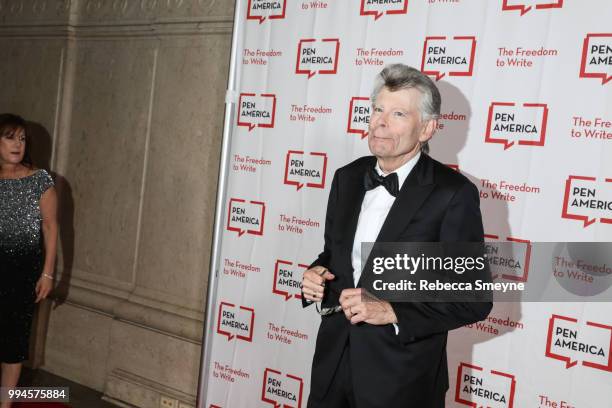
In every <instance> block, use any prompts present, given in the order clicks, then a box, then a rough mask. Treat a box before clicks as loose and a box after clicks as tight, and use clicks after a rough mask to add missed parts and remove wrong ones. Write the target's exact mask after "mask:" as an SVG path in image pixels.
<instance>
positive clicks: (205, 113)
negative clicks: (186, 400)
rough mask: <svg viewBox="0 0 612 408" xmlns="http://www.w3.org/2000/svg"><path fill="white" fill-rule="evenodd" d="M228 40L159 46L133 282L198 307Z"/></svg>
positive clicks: (211, 207)
mask: <svg viewBox="0 0 612 408" xmlns="http://www.w3.org/2000/svg"><path fill="white" fill-rule="evenodd" d="M230 41H231V36H230V34H229V33H228V34H227V35H226V36H221V35H219V36H208V37H205V38H202V39H201V40H191V41H186V40H185V41H182V42H179V43H173V44H166V45H165V46H162V47H160V50H159V64H158V80H157V81H156V89H155V99H154V100H155V103H154V108H153V127H152V132H151V141H150V151H149V159H148V166H147V180H146V188H145V194H144V201H143V202H144V206H143V216H142V238H141V241H140V248H139V251H138V253H139V258H138V267H137V285H138V286H139V287H144V288H147V289H152V290H155V291H159V292H165V293H168V294H170V295H173V296H174V297H175V298H176V302H179V304H181V305H182V306H185V307H188V308H197V309H202V307H203V304H204V300H203V298H204V295H205V293H206V283H207V270H208V261H209V256H210V245H211V237H212V224H213V219H214V210H215V198H216V197H215V190H216V184H217V173H218V165H219V151H220V143H221V139H222V132H223V127H222V123H223V112H224V104H223V100H224V92H225V84H226V83H227V70H228V69H227V64H228V59H229V49H228V48H227V44H229V42H230Z"/></svg>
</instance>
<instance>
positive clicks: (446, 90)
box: [430, 81, 522, 404]
mask: <svg viewBox="0 0 612 408" xmlns="http://www.w3.org/2000/svg"><path fill="white" fill-rule="evenodd" d="M436 85H437V86H438V88H439V90H440V93H441V94H442V114H450V113H455V114H456V115H459V116H460V117H459V118H457V116H455V118H452V117H451V118H448V119H442V120H441V121H440V123H442V124H443V125H444V128H443V129H439V130H438V132H437V134H436V135H435V136H434V138H433V139H432V140H431V142H430V147H431V156H432V157H434V158H436V159H437V160H438V161H440V162H442V163H444V164H446V165H450V166H451V167H455V168H456V169H457V168H458V171H459V172H461V174H463V175H464V176H466V177H467V178H468V179H469V180H470V181H471V182H472V183H474V184H475V185H476V187H478V189H479V191H480V189H481V188H482V178H485V179H486V178H489V175H488V174H478V175H474V174H470V173H467V172H466V171H465V168H470V167H475V168H477V167H478V166H474V165H475V163H470V162H469V160H477V159H474V157H475V156H474V155H469V156H468V155H466V156H465V157H466V159H464V160H468V161H462V162H460V161H459V153H460V152H461V151H462V150H463V148H464V147H465V146H466V144H467V139H468V136H469V135H470V123H471V119H472V107H471V104H470V101H468V99H467V98H466V96H465V95H464V94H463V92H461V90H460V89H459V88H457V87H456V86H454V85H452V84H451V83H449V82H446V81H440V82H438V83H437V84H436ZM461 115H464V116H463V117H461ZM471 136H472V138H476V139H479V137H480V136H479V135H478V134H474V132H472V134H471ZM482 140H484V135H482ZM471 142H472V144H471V146H472V147H470V148H478V149H480V150H482V153H481V154H485V153H484V151H485V149H486V148H485V147H484V146H479V145H478V143H477V142H476V141H475V140H471ZM483 145H484V143H483ZM476 157H480V155H478V156H476ZM481 177H482V178H481ZM489 196H491V195H489ZM480 208H481V212H482V219H483V224H484V232H485V234H487V235H497V236H499V239H500V240H502V241H503V240H505V239H506V237H509V236H511V231H510V224H509V221H508V205H507V203H506V202H503V201H497V200H495V202H491V200H489V201H486V202H485V201H484V199H483V198H481V199H480ZM521 315H522V312H521V304H520V303H518V302H512V303H510V302H509V303H496V304H495V305H494V307H493V310H492V311H491V313H490V315H489V317H491V318H496V319H505V318H506V317H509V319H511V320H513V321H520V319H521ZM489 326H491V324H490V323H489V322H488V321H485V323H484V324H483V325H470V326H468V327H464V328H461V329H459V331H458V332H457V334H458V336H453V337H451V340H452V342H451V343H450V344H449V347H448V351H449V354H451V355H452V356H453V358H451V360H455V359H457V360H458V361H459V362H464V363H474V364H478V363H479V362H478V361H473V349H474V346H475V345H476V344H479V343H486V342H487V341H489V340H490V339H493V338H496V337H499V336H503V335H506V334H508V333H510V332H512V331H514V330H515V329H514V328H511V327H497V326H496V327H495V329H497V330H498V331H497V334H495V335H494V334H492V332H490V331H488V332H487V331H486V330H484V329H479V327H484V328H487V327H489ZM459 333H460V334H459ZM457 369H458V367H456V366H449V376H450V379H451V385H452V384H453V379H454V378H456V370H457ZM453 395H454V390H451V392H448V393H447V402H448V403H449V404H450V403H451V402H452V401H451V400H452V399H453Z"/></svg>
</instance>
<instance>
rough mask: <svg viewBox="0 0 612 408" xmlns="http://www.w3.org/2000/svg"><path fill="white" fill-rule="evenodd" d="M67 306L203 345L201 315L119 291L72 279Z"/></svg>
mask: <svg viewBox="0 0 612 408" xmlns="http://www.w3.org/2000/svg"><path fill="white" fill-rule="evenodd" d="M67 302H68V303H70V304H71V305H73V306H75V307H82V308H85V309H88V310H91V311H94V312H97V313H100V314H104V315H107V316H110V317H112V318H114V319H117V320H121V321H124V322H126V323H128V324H135V325H138V326H140V327H144V328H149V329H151V330H155V331H158V332H163V333H166V334H168V335H171V336H173V337H178V338H181V339H184V340H187V341H189V342H192V343H196V344H200V343H201V341H202V333H203V329H204V325H203V313H202V312H199V311H195V310H191V309H187V308H184V307H181V306H178V305H173V304H169V303H165V302H161V301H157V300H154V299H150V298H145V297H143V296H139V295H134V294H132V295H130V294H128V293H126V292H125V291H122V290H117V289H114V288H108V287H102V286H99V285H94V284H92V283H90V282H87V281H83V280H81V279H78V278H74V277H73V278H72V282H71V287H70V292H69V296H68V299H67Z"/></svg>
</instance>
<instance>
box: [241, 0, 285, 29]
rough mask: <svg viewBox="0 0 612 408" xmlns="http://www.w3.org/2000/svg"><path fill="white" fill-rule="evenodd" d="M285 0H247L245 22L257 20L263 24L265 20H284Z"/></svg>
mask: <svg viewBox="0 0 612 408" xmlns="http://www.w3.org/2000/svg"><path fill="white" fill-rule="evenodd" d="M286 9H287V0H249V4H248V8H247V20H258V21H259V24H261V23H263V22H264V21H265V20H266V18H268V19H270V20H273V19H281V18H285V10H286Z"/></svg>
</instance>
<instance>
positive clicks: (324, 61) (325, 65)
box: [295, 38, 340, 79]
mask: <svg viewBox="0 0 612 408" xmlns="http://www.w3.org/2000/svg"><path fill="white" fill-rule="evenodd" d="M339 53H340V40H339V39H338V38H324V39H322V40H316V39H314V38H307V39H304V40H300V42H299V43H298V50H297V60H296V63H295V73H296V74H306V75H308V79H310V78H312V77H313V76H314V75H315V74H317V73H318V74H335V73H336V72H337V71H338V54H339ZM313 67H314V68H315V69H311V68H313Z"/></svg>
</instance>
